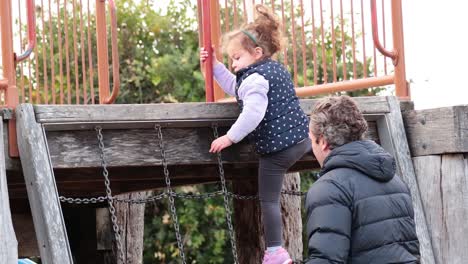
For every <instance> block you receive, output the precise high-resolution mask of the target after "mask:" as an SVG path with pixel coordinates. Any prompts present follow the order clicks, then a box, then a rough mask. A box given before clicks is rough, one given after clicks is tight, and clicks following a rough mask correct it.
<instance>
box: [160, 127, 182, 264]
mask: <svg viewBox="0 0 468 264" xmlns="http://www.w3.org/2000/svg"><path fill="white" fill-rule="evenodd" d="M154 129H155V130H156V132H157V134H158V139H159V150H160V152H161V158H162V165H163V169H164V178H165V180H166V192H165V193H166V195H167V194H169V195H168V197H169V204H170V208H171V215H172V219H173V220H174V229H175V232H176V238H177V246H178V247H179V255H180V258H181V259H182V263H184V264H186V263H187V262H186V260H185V253H184V244H183V241H182V236H181V234H180V228H179V226H180V225H179V220H178V218H177V211H176V208H175V201H174V197H175V195H174V192H173V191H172V188H171V179H170V178H169V170H168V169H167V160H166V151H165V150H164V144H163V135H162V131H161V126H160V125H155V126H154Z"/></svg>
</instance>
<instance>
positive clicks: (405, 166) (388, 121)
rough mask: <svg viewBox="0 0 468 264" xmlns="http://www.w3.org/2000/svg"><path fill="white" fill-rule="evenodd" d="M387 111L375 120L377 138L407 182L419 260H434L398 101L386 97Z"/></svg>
mask: <svg viewBox="0 0 468 264" xmlns="http://www.w3.org/2000/svg"><path fill="white" fill-rule="evenodd" d="M387 99H388V104H389V107H390V113H388V114H385V115H384V117H383V118H381V119H379V120H378V121H377V128H378V131H379V136H380V142H381V144H382V146H383V147H384V148H385V149H386V150H387V151H389V152H390V153H391V154H392V155H393V156H394V157H395V161H396V164H397V168H398V170H397V174H398V175H399V176H400V177H401V178H402V180H403V181H404V182H405V183H406V184H407V185H408V187H409V189H410V192H411V198H412V200H413V206H414V218H415V222H416V232H417V234H418V239H419V243H420V249H421V258H422V259H421V263H425V264H434V263H436V262H435V258H434V252H433V249H432V244H431V240H430V235H429V231H428V228H427V223H426V217H425V214H424V208H423V206H422V201H421V194H420V189H419V186H418V183H417V180H416V175H415V172H414V167H413V163H412V160H411V156H410V151H409V147H408V141H407V139H406V134H405V128H404V126H403V119H402V115H401V110H400V105H399V103H398V99H397V98H396V97H388V98H387Z"/></svg>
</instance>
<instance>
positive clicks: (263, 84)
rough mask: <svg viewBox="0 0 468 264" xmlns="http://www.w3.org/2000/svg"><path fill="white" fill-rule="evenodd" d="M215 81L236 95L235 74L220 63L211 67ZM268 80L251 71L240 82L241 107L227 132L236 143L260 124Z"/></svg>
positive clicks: (229, 92)
mask: <svg viewBox="0 0 468 264" xmlns="http://www.w3.org/2000/svg"><path fill="white" fill-rule="evenodd" d="M213 74H214V78H215V80H216V82H217V83H218V84H219V86H221V88H222V89H223V90H224V91H225V92H226V93H227V94H229V95H232V96H236V76H235V75H234V74H232V73H231V72H230V71H229V70H228V69H227V68H226V67H225V66H224V64H222V63H217V64H216V65H215V66H214V67H213ZM268 89H269V84H268V81H267V80H266V79H265V78H264V77H263V76H262V75H260V74H258V73H253V74H251V75H250V76H248V77H247V78H245V80H244V81H243V82H242V83H241V85H240V87H239V90H238V96H239V98H240V99H241V100H242V101H243V109H242V112H241V114H240V115H239V117H238V118H237V120H236V122H235V123H234V124H233V125H232V126H231V128H230V129H229V131H228V132H227V136H228V137H229V139H230V140H231V141H232V142H234V143H237V142H239V141H241V140H242V139H243V138H244V137H246V136H247V135H248V134H249V133H250V132H252V131H254V129H255V128H256V127H257V126H258V125H259V124H260V122H261V121H262V119H263V117H264V116H265V112H266V109H267V106H268V96H267V93H268Z"/></svg>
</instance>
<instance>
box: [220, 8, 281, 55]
mask: <svg viewBox="0 0 468 264" xmlns="http://www.w3.org/2000/svg"><path fill="white" fill-rule="evenodd" d="M255 11H256V18H255V20H254V22H252V23H249V24H246V25H244V26H242V27H241V28H240V29H238V30H234V31H231V32H229V33H227V34H225V35H224V37H223V42H222V43H223V45H222V46H223V50H224V51H226V49H227V46H228V44H229V43H230V42H231V40H233V39H239V41H240V43H241V45H242V47H243V48H245V49H246V50H247V51H249V52H253V51H254V49H255V48H256V47H260V48H262V50H263V58H270V57H272V56H273V55H274V54H275V53H276V52H278V51H279V50H281V46H282V43H283V37H282V34H281V30H280V29H281V23H280V22H279V19H278V18H277V16H276V15H275V14H274V13H273V12H272V11H271V10H270V9H269V8H267V7H265V6H264V5H256V6H255Z"/></svg>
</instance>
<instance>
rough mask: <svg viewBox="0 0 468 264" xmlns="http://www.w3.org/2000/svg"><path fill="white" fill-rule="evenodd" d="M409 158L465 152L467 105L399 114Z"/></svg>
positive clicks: (467, 142) (467, 134)
mask: <svg viewBox="0 0 468 264" xmlns="http://www.w3.org/2000/svg"><path fill="white" fill-rule="evenodd" d="M403 119H404V122H405V127H406V134H407V135H408V143H409V145H410V149H411V154H412V156H413V157H418V156H424V155H435V154H448V153H464V152H465V153H466V152H468V105H460V106H451V107H443V108H435V109H426V110H413V111H408V112H405V113H404V114H403Z"/></svg>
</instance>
